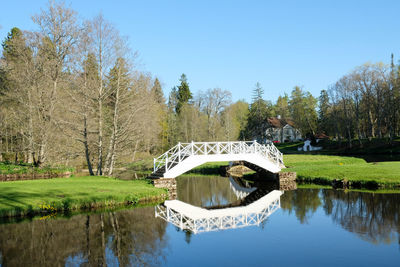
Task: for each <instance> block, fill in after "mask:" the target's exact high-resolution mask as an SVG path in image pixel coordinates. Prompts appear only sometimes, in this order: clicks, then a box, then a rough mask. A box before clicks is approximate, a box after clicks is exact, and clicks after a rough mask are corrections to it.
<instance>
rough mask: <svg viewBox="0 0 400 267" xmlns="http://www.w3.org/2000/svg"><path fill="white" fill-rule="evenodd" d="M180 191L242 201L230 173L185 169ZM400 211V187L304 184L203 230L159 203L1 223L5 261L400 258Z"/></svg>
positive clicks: (207, 203)
mask: <svg viewBox="0 0 400 267" xmlns="http://www.w3.org/2000/svg"><path fill="white" fill-rule="evenodd" d="M242 185H244V184H242ZM178 199H179V200H182V201H184V202H187V203H190V204H193V205H196V206H201V207H206V208H210V207H223V206H226V205H231V204H232V203H233V205H237V204H238V203H240V202H241V201H240V200H239V199H238V197H237V194H235V192H234V190H233V189H232V187H231V182H230V181H229V179H228V178H223V177H201V178H200V177H192V178H189V177H181V178H179V179H178ZM399 214H400V194H373V193H360V192H344V191H339V190H337V191H336V190H330V189H298V190H295V191H286V192H285V193H284V195H283V196H282V197H281V208H280V209H278V210H277V211H275V212H274V213H273V214H271V216H270V217H268V219H267V220H265V221H264V222H263V223H261V224H260V225H259V226H249V227H244V228H240V229H229V230H223V231H214V232H205V233H199V234H193V233H191V232H189V231H186V230H180V229H178V228H177V227H175V226H174V225H172V224H170V223H168V222H166V221H164V220H162V219H160V218H155V216H154V215H155V208H154V207H144V208H135V209H130V210H123V211H117V212H105V213H99V214H91V215H76V216H73V217H71V218H57V219H46V220H38V219H35V220H33V221H24V222H21V223H8V224H1V225H0V266H64V265H65V266H101V265H103V266H104V265H108V266H118V265H119V266H400V234H399V233H400V216H399Z"/></svg>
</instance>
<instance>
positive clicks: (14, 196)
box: [0, 176, 166, 216]
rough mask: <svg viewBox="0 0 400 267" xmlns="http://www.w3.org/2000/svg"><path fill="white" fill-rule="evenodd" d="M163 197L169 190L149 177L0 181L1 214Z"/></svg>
mask: <svg viewBox="0 0 400 267" xmlns="http://www.w3.org/2000/svg"><path fill="white" fill-rule="evenodd" d="M160 196H162V197H161V198H164V197H165V196H166V191H165V190H164V189H159V188H155V187H154V186H153V185H151V184H150V182H149V181H147V180H132V181H123V180H119V179H114V178H109V177H99V176H87V177H72V178H56V179H43V180H28V181H13V182H1V183H0V216H11V215H15V216H17V215H23V214H29V213H32V214H35V213H40V212H48V211H51V210H53V209H55V210H79V209H91V208H96V207H110V206H118V205H124V204H135V203H137V202H138V201H139V200H141V199H145V198H155V197H160Z"/></svg>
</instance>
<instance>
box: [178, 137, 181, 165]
mask: <svg viewBox="0 0 400 267" xmlns="http://www.w3.org/2000/svg"><path fill="white" fill-rule="evenodd" d="M178 162H181V142H179V143H178Z"/></svg>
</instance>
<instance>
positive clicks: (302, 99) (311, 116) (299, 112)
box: [289, 86, 317, 136]
mask: <svg viewBox="0 0 400 267" xmlns="http://www.w3.org/2000/svg"><path fill="white" fill-rule="evenodd" d="M316 106H317V100H316V99H315V98H314V97H313V96H312V95H311V94H310V92H306V93H305V92H303V90H302V89H301V88H300V87H299V86H295V87H294V89H293V91H292V95H291V97H290V101H289V109H290V115H291V117H292V119H293V120H294V121H295V123H296V126H297V128H299V129H300V131H301V132H302V134H303V136H305V134H307V133H309V132H311V133H312V134H315V129H316V123H317V112H316V110H315V109H316Z"/></svg>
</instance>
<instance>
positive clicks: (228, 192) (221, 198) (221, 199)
mask: <svg viewBox="0 0 400 267" xmlns="http://www.w3.org/2000/svg"><path fill="white" fill-rule="evenodd" d="M177 193H178V199H179V200H181V201H183V202H186V203H189V204H192V205H194V206H198V207H209V206H219V205H224V204H228V203H232V202H234V201H236V200H237V197H236V195H235V194H234V193H233V191H232V189H231V188H230V182H229V179H228V178H226V177H221V176H218V177H208V176H207V177H204V176H203V177H179V178H177Z"/></svg>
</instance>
